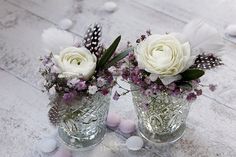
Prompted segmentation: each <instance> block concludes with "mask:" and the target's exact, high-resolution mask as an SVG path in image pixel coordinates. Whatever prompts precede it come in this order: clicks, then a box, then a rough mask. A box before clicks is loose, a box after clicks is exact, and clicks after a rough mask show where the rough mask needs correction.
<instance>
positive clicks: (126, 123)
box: [119, 119, 135, 134]
mask: <svg viewBox="0 0 236 157" xmlns="http://www.w3.org/2000/svg"><path fill="white" fill-rule="evenodd" d="M119 129H120V131H121V132H123V133H125V134H129V133H132V132H134V131H135V123H134V121H132V120H126V119H124V120H121V122H120V125H119Z"/></svg>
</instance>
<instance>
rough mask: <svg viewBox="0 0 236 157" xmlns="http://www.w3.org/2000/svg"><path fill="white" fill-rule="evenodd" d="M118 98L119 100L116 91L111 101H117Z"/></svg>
mask: <svg viewBox="0 0 236 157" xmlns="http://www.w3.org/2000/svg"><path fill="white" fill-rule="evenodd" d="M119 98H120V94H119V93H118V92H117V91H116V92H115V94H114V96H113V99H114V100H118V99H119Z"/></svg>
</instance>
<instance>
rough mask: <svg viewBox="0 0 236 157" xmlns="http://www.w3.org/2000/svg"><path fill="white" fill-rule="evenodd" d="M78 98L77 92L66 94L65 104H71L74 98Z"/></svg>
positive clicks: (64, 96) (64, 97)
mask: <svg viewBox="0 0 236 157" xmlns="http://www.w3.org/2000/svg"><path fill="white" fill-rule="evenodd" d="M75 96H76V92H75V91H72V92H69V93H64V95H63V101H64V102H70V101H72V100H73V99H74V97H75Z"/></svg>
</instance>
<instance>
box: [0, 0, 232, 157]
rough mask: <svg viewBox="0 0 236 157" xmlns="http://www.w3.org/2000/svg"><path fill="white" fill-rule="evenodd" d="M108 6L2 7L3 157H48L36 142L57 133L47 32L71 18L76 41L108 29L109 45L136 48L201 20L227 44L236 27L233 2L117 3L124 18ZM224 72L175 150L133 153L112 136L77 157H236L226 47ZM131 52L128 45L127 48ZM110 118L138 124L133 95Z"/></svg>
mask: <svg viewBox="0 0 236 157" xmlns="http://www.w3.org/2000/svg"><path fill="white" fill-rule="evenodd" d="M104 2H106V0H21V1H19V0H0V156H1V157H44V156H45V157H46V156H50V155H45V154H41V153H40V152H39V151H38V149H37V147H36V145H37V142H38V141H39V140H40V139H41V138H43V137H46V136H49V135H50V134H53V133H54V132H55V129H53V128H52V127H51V126H50V125H49V123H48V120H47V110H48V106H47V103H48V97H47V95H46V94H43V93H41V90H40V89H41V86H40V82H41V81H40V75H39V73H38V66H39V61H38V58H39V56H42V55H44V54H45V52H44V51H43V49H42V43H41V40H40V37H41V33H42V31H43V30H44V29H46V28H48V27H52V26H57V24H58V22H59V21H60V20H61V19H63V18H70V19H72V20H73V21H74V26H73V27H72V28H71V29H70V31H71V32H72V33H74V34H75V35H78V36H80V37H81V36H82V35H83V32H84V31H85V29H86V27H87V26H88V25H89V24H90V23H94V22H100V23H102V24H103V30H104V36H103V37H104V38H103V39H104V41H105V42H106V43H108V42H109V41H110V40H111V39H114V38H115V37H116V36H117V35H118V34H122V35H123V36H122V42H123V43H125V42H126V41H127V40H130V41H132V42H134V41H135V39H136V38H137V37H138V36H139V35H140V34H141V33H142V32H144V31H145V30H146V29H149V28H150V29H151V30H152V32H155V33H165V32H171V31H181V29H182V28H183V26H184V25H185V24H186V23H187V22H188V21H190V20H191V19H193V18H195V17H201V18H204V19H205V20H206V21H208V22H209V23H211V24H212V25H214V26H215V27H216V28H217V29H219V31H220V33H221V34H222V36H223V29H224V28H225V26H226V25H228V24H231V23H236V18H235V17H236V1H234V0H191V1H189V0H175V1H173V0H165V1H164V0H145V1H142V0H116V1H115V2H116V3H117V5H118V9H117V11H115V12H114V13H107V12H105V11H104V9H103V4H104ZM225 44H226V45H227V49H226V51H225V53H224V55H223V60H224V62H225V65H224V66H222V67H221V68H219V69H217V70H213V71H210V72H208V73H207V76H205V77H204V78H203V80H204V81H205V82H206V83H209V82H214V83H216V84H217V85H218V88H217V90H216V91H215V92H214V93H211V92H209V91H208V90H207V89H206V90H204V95H203V96H202V97H201V98H200V99H199V100H197V101H196V102H195V103H194V104H193V105H192V108H191V112H190V115H189V118H188V121H187V124H188V127H187V129H186V132H185V134H184V136H183V138H182V139H181V140H179V141H178V142H176V143H175V144H172V145H168V146H162V147H161V146H159V147H153V146H150V145H147V146H146V147H145V148H143V149H142V150H141V151H138V152H131V151H128V150H127V149H126V147H125V146H124V143H125V137H123V136H121V135H119V134H117V133H115V132H108V133H107V134H106V137H105V139H104V141H103V142H102V143H101V144H100V145H98V146H97V147H96V148H95V149H94V150H92V151H89V152H74V156H75V157H81V156H85V157H95V156H104V157H113V156H114V157H133V156H139V157H143V156H147V157H162V156H163V157H187V156H194V157H199V156H201V157H215V156H220V157H235V156H236V97H235V95H236V83H235V82H236V62H235V60H236V53H235V52H236V46H235V45H234V44H230V43H229V42H227V41H225ZM123 46H124V45H123ZM110 110H113V111H116V112H118V113H120V114H121V115H122V116H123V117H124V118H130V119H136V116H135V113H134V111H133V106H132V101H131V98H130V95H128V96H126V97H124V98H122V99H121V100H119V101H116V102H115V101H112V102H111V108H110Z"/></svg>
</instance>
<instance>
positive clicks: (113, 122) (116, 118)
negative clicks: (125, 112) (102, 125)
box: [106, 112, 121, 128]
mask: <svg viewBox="0 0 236 157" xmlns="http://www.w3.org/2000/svg"><path fill="white" fill-rule="evenodd" d="M120 119H121V118H120V115H118V114H117V113H114V112H109V113H108V115H107V121H106V124H107V126H109V127H111V128H114V127H117V126H118V125H119V124H120Z"/></svg>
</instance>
